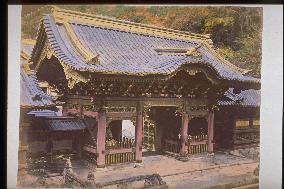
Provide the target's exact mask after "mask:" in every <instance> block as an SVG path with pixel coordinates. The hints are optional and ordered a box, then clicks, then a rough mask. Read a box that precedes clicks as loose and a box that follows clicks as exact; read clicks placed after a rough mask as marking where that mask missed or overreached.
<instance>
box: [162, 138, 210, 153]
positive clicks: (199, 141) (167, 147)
mask: <svg viewBox="0 0 284 189" xmlns="http://www.w3.org/2000/svg"><path fill="white" fill-rule="evenodd" d="M207 141H208V139H207V135H198V136H190V137H189V139H188V141H187V153H188V154H200V153H204V152H207V148H208V145H207ZM180 148H181V146H180V145H179V144H178V141H175V140H169V139H166V140H165V142H164V151H165V152H170V153H175V154H178V153H179V152H180Z"/></svg>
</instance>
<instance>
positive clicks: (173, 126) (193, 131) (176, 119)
mask: <svg viewBox="0 0 284 189" xmlns="http://www.w3.org/2000/svg"><path fill="white" fill-rule="evenodd" d="M182 119H183V118H182V115H181V114H180V113H179V112H178V111H177V107H175V106H163V107H161V106H159V107H151V108H150V109H149V110H148V112H147V113H146V115H145V116H144V131H143V133H144V135H143V151H144V154H149V152H152V153H151V154H153V153H157V154H160V153H166V154H171V155H174V154H180V152H181V148H182V146H181V145H182V144H181V143H182V124H183V123H182ZM184 140H185V150H184V153H185V154H186V155H191V154H200V153H205V152H207V151H208V121H207V120H206V118H205V117H195V118H192V119H190V121H189V124H188V125H187V133H186V137H185V139H184ZM147 152H148V153H147Z"/></svg>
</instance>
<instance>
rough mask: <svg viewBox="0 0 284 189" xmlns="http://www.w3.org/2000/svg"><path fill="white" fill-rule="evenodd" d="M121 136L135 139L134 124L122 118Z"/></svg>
mask: <svg viewBox="0 0 284 189" xmlns="http://www.w3.org/2000/svg"><path fill="white" fill-rule="evenodd" d="M122 137H127V138H130V139H135V126H134V125H133V123H132V122H131V121H130V120H122Z"/></svg>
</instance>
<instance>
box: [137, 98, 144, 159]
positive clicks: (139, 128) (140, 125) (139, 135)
mask: <svg viewBox="0 0 284 189" xmlns="http://www.w3.org/2000/svg"><path fill="white" fill-rule="evenodd" d="M136 114H137V115H136V126H135V160H136V162H139V163H141V162H142V135H143V134H142V129H143V116H142V105H141V103H138V104H137V109H136Z"/></svg>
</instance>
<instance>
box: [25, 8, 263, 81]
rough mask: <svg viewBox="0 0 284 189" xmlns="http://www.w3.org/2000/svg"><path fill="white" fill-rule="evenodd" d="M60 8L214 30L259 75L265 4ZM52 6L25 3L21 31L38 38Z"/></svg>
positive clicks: (229, 53) (220, 46) (223, 46)
mask: <svg viewBox="0 0 284 189" xmlns="http://www.w3.org/2000/svg"><path fill="white" fill-rule="evenodd" d="M59 7H60V8H64V9H69V10H75V11H80V12H84V13H91V14H97V15H103V16H108V17H114V18H118V19H123V20H128V21H133V22H138V23H145V24H152V25H155V26H161V27H167V28H172V29H176V30H183V31H188V32H193V33H200V34H211V38H212V40H213V42H214V46H215V47H216V49H217V51H218V52H219V53H220V54H221V55H223V56H224V57H225V58H226V59H227V60H229V61H230V62H232V63H234V64H235V65H237V66H239V67H241V68H246V69H250V70H252V71H251V72H250V75H252V76H255V77H260V68H261V37H262V8H245V7H226V8H225V7H196V6H195V7H185V6H115V5H107V6H106V5H73V6H70V5H59ZM50 11H51V7H50V6H43V5H23V9H22V18H23V19H22V35H23V37H25V38H33V39H35V38H36V34H37V29H38V26H39V23H40V20H41V18H42V14H44V13H49V12H50Z"/></svg>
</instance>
